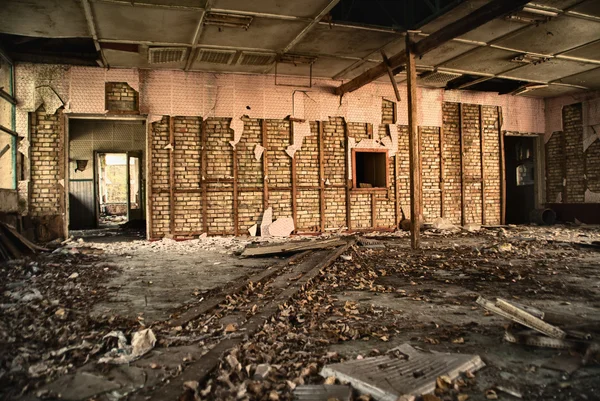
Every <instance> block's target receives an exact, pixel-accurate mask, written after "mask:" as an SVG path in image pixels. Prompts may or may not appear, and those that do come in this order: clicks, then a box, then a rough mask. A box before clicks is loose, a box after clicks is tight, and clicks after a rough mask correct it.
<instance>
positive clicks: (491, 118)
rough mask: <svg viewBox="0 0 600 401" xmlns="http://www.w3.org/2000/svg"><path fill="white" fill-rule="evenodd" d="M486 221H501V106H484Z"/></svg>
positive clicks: (488, 222) (487, 222)
mask: <svg viewBox="0 0 600 401" xmlns="http://www.w3.org/2000/svg"><path fill="white" fill-rule="evenodd" d="M481 113H482V123H483V174H484V182H485V186H484V194H483V199H484V200H483V201H484V203H485V223H486V224H495V223H500V218H501V216H500V204H501V195H500V194H501V191H502V184H501V180H502V177H501V174H500V158H501V155H500V117H501V116H500V114H501V113H500V108H499V107H496V106H482V108H481Z"/></svg>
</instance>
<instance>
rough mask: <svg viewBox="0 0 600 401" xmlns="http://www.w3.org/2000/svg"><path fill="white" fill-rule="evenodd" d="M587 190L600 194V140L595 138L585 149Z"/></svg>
mask: <svg viewBox="0 0 600 401" xmlns="http://www.w3.org/2000/svg"><path fill="white" fill-rule="evenodd" d="M585 177H586V181H585V183H586V192H587V191H588V190H589V191H591V192H593V193H595V194H600V140H595V141H594V142H593V143H592V144H591V145H590V146H589V147H588V148H587V150H586V151H585Z"/></svg>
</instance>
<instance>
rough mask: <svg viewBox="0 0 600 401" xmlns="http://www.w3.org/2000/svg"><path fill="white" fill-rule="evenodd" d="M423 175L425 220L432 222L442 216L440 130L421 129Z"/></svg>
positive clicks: (436, 128)
mask: <svg viewBox="0 0 600 401" xmlns="http://www.w3.org/2000/svg"><path fill="white" fill-rule="evenodd" d="M419 152H420V154H421V173H422V182H423V218H424V219H425V221H432V220H433V219H435V218H437V217H440V216H441V209H440V208H441V202H440V198H441V191H440V129H439V128H438V127H422V128H421V144H420V151H419Z"/></svg>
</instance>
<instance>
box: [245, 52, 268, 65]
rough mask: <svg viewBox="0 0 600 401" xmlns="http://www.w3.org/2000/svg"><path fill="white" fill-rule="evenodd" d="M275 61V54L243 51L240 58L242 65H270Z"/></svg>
mask: <svg viewBox="0 0 600 401" xmlns="http://www.w3.org/2000/svg"><path fill="white" fill-rule="evenodd" d="M273 61H275V54H269V53H253V52H242V56H241V57H240V59H239V60H238V64H241V65H259V66H260V65H270V64H273Z"/></svg>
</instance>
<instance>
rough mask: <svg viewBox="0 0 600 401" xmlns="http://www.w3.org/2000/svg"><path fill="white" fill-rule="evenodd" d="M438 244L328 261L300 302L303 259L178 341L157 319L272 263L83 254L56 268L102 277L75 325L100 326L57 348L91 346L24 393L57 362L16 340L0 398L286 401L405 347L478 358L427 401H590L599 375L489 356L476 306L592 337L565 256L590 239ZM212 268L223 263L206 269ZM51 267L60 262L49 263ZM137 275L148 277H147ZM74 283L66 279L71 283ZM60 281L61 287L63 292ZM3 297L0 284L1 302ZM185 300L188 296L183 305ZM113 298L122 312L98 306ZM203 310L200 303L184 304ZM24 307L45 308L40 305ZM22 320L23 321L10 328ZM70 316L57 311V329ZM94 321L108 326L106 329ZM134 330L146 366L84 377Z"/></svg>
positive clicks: (456, 239)
mask: <svg viewBox="0 0 600 401" xmlns="http://www.w3.org/2000/svg"><path fill="white" fill-rule="evenodd" d="M440 234H442V233H436V232H430V233H426V234H425V238H424V241H423V249H422V250H419V251H412V250H410V248H409V240H408V239H407V238H405V235H404V234H403V233H401V234H399V235H398V236H394V235H391V234H390V235H379V236H375V237H376V238H377V239H379V240H380V241H381V242H382V243H383V244H384V245H385V248H384V249H380V248H367V247H360V246H354V247H353V248H352V249H351V250H348V251H347V252H345V253H344V254H343V255H344V256H346V257H345V258H338V259H337V260H336V261H335V263H334V264H332V265H331V266H329V267H327V268H326V269H324V272H323V273H322V275H321V276H319V277H318V278H317V279H315V280H314V281H313V283H312V284H311V285H308V286H303V287H300V286H299V284H298V282H297V280H298V279H299V277H301V276H302V274H303V273H302V272H300V271H299V270H298V269H303V268H306V267H302V266H304V265H303V263H304V262H302V260H305V259H299V260H298V261H297V262H295V263H293V264H291V265H288V266H286V267H284V268H282V270H281V274H279V275H277V276H275V277H273V278H271V279H269V280H267V281H266V282H264V283H262V284H261V283H258V284H256V285H252V286H250V287H251V288H246V289H245V290H243V291H241V292H240V293H239V294H237V295H236V296H230V297H228V298H227V299H226V300H225V301H224V302H223V303H221V304H220V305H219V306H218V307H217V308H216V309H214V310H211V311H209V312H207V313H205V314H203V315H201V316H199V317H197V318H196V319H194V320H192V321H190V322H188V323H185V324H183V325H182V326H176V327H172V326H169V325H168V324H167V323H165V322H164V320H163V321H161V320H162V319H165V318H168V315H169V314H171V313H175V314H177V313H179V312H181V311H182V310H186V309H187V308H188V307H189V306H190V305H194V304H199V305H201V304H202V302H206V301H207V300H210V299H212V298H213V297H216V296H218V295H219V293H220V291H221V290H222V289H223V287H225V288H226V287H227V286H228V283H231V282H235V281H236V280H237V281H239V280H241V279H242V277H243V276H248V275H249V274H252V273H253V272H257V271H260V270H261V269H264V268H265V267H267V266H269V265H272V264H273V259H256V260H254V259H249V258H248V259H239V258H238V257H237V256H235V255H234V254H232V246H231V244H229V245H225V244H223V243H222V244H220V245H217V244H215V245H208V246H209V247H213V246H214V248H215V249H213V250H212V251H208V250H206V249H200V248H202V247H204V246H207V244H208V239H206V242H204V243H202V240H198V243H194V242H190V243H187V244H186V242H177V243H175V242H173V243H172V244H170V242H169V241H161V244H155V245H154V246H153V243H147V242H144V243H142V242H140V243H139V244H137V245H136V246H137V248H140V249H130V248H129V247H130V246H133V245H132V244H131V243H129V244H122V245H120V248H121V250H119V251H115V249H119V247H115V246H114V245H112V246H111V245H101V244H95V246H96V247H98V248H102V249H104V250H105V252H104V254H102V255H86V254H84V253H79V254H75V255H76V256H73V255H67V256H68V257H70V258H81V259H82V260H83V259H85V258H94V261H93V262H89V263H90V264H91V265H94V264H96V263H107V264H109V265H110V266H114V269H112V268H111V269H110V270H109V271H108V272H106V274H107V275H108V277H107V278H106V279H103V280H102V281H99V282H98V289H96V291H100V288H103V289H104V290H103V291H104V292H105V293H106V296H98V297H96V298H94V299H90V300H87V301H86V302H85V303H82V304H81V308H82V310H86V311H94V316H95V317H94V318H92V319H98V320H99V321H100V322H102V324H99V323H96V324H95V325H92V326H91V327H90V326H87V327H83V328H81V329H78V330H74V332H75V333H77V335H73V336H71V337H70V338H68V340H66V343H65V346H67V345H70V346H75V345H81V344H82V339H84V338H87V339H88V340H87V341H88V342H89V343H90V344H89V346H86V347H83V348H81V349H77V350H74V351H68V352H66V353H65V354H64V357H63V358H62V359H63V361H62V365H61V363H56V365H57V366H61V369H58V370H57V371H55V372H54V373H53V374H52V375H48V376H45V373H44V372H42V373H41V375H40V376H39V377H38V378H34V377H32V373H35V369H33V371H31V369H29V368H31V366H35V365H36V364H38V363H39V362H40V361H39V359H37V358H36V356H35V354H38V353H39V354H40V355H42V354H44V352H46V353H47V352H49V351H50V350H51V349H59V348H60V347H59V346H58V344H52V343H49V344H47V345H48V348H46V349H43V348H35V347H34V346H33V344H28V343H27V339H19V340H18V347H19V351H18V352H13V353H11V354H9V355H6V358H3V361H2V366H1V368H2V371H1V373H2V374H1V375H0V376H1V377H0V380H2V381H4V382H5V383H9V384H12V385H13V389H12V390H13V391H14V392H13V393H12V394H15V393H18V392H20V391H21V390H22V389H23V387H22V386H23V385H24V384H26V383H29V387H28V388H27V389H26V391H25V397H29V398H31V399H35V395H36V392H38V395H40V396H51V395H52V394H55V395H56V394H57V393H59V392H60V393H61V394H62V396H63V398H69V397H67V396H68V393H67V390H69V389H73V388H77V387H76V384H77V383H79V385H83V386H87V387H86V388H92V389H98V388H101V389H102V390H101V391H100V390H99V391H98V392H99V393H101V394H98V395H96V397H94V399H96V400H100V399H107V400H108V399H119V398H124V397H126V396H127V397H128V398H129V399H134V400H135V399H140V400H141V399H147V397H149V399H154V398H152V397H153V394H155V393H158V392H159V391H160V389H161V388H163V387H165V386H166V385H165V383H166V382H165V380H168V381H169V382H170V384H171V385H172V386H173V388H176V389H178V391H175V393H177V394H173V399H176V398H177V397H178V396H179V394H180V393H181V392H183V391H184V389H186V388H187V390H186V391H187V395H188V396H190V397H194V394H196V396H197V397H198V398H199V399H232V400H233V399H236V398H237V399H265V400H267V399H271V400H272V399H281V400H284V399H291V397H292V391H293V389H294V388H296V387H298V386H301V385H302V384H319V385H320V384H323V383H324V382H328V380H329V379H327V380H326V379H324V378H322V377H320V376H319V372H320V371H321V369H322V368H323V366H324V365H326V364H333V363H338V362H342V361H344V360H352V359H356V358H365V357H369V356H376V355H382V354H384V353H385V352H386V351H388V350H390V349H392V348H395V347H397V346H399V345H401V344H404V343H409V344H411V345H412V346H413V347H415V348H417V349H420V350H424V351H434V352H453V353H460V354H473V355H479V356H480V357H481V359H482V360H483V361H484V362H485V364H486V367H485V368H483V369H482V370H480V371H478V372H476V373H475V377H474V378H467V379H465V381H464V386H461V387H460V391H458V392H454V393H446V394H440V395H439V397H440V399H459V398H458V396H459V395H462V396H465V395H468V396H469V399H472V400H486V399H489V398H488V397H490V396H491V393H490V392H489V390H494V389H496V390H494V391H495V394H496V395H497V396H498V397H499V398H500V399H514V397H512V396H510V395H508V394H507V393H505V392H502V391H500V390H497V387H498V386H499V387H501V388H507V389H512V390H514V391H516V392H518V393H520V394H522V396H523V399H557V400H571V399H573V400H577V399H582V400H583V399H590V400H591V399H595V398H594V397H595V396H596V394H598V392H599V391H600V383H599V381H598V380H597V377H598V375H600V368H599V367H598V365H597V364H594V363H592V364H590V365H588V366H582V367H579V368H578V369H577V370H575V371H574V372H573V373H571V374H568V373H565V372H559V371H556V370H551V369H547V368H546V367H544V365H545V366H548V363H549V362H551V361H553V358H556V357H557V356H564V355H568V354H570V352H569V351H568V350H554V349H545V348H536V347H528V346H522V345H515V344H511V343H507V342H505V341H503V335H504V326H506V324H507V322H506V321H505V320H504V319H502V318H500V317H497V316H495V315H491V314H489V313H486V312H485V311H484V310H483V309H482V308H481V307H480V306H479V305H477V304H476V303H475V300H476V299H477V297H478V296H480V295H481V296H485V297H486V298H488V299H495V298H496V297H502V298H505V299H509V300H512V301H516V302H519V303H521V304H526V305H531V306H535V307H537V308H539V309H541V310H544V311H547V312H556V313H561V314H571V315H574V316H575V317H577V318H580V319H581V318H583V319H586V320H587V321H589V322H591V323H597V322H600V291H599V289H600V260H599V259H598V252H597V251H596V250H594V249H590V248H582V247H580V246H578V245H574V244H573V243H574V242H578V243H579V242H582V243H591V242H592V241H594V240H596V241H597V240H599V239H600V229H598V228H597V227H562V226H557V227H551V228H534V227H513V228H509V229H504V228H497V229H488V230H483V231H482V232H479V233H458V234H453V235H451V236H447V235H440ZM212 241H224V240H223V239H214V240H212ZM200 243H202V245H201V244H200ZM86 245H88V243H87V241H86V242H85V243H83V244H77V246H76V247H77V249H79V250H80V251H84V249H85V246H86ZM243 245H244V244H243V243H239V242H235V245H234V246H233V248H235V249H236V250H238V249H240V248H241V247H243ZM163 246H164V247H165V248H167V247H169V246H170V247H171V248H170V249H171V250H169V251H167V250H166V249H153V247H154V248H161V247H163ZM174 249H177V250H174ZM113 252H115V253H113ZM221 252H222V253H221ZM200 254H201V256H200V257H199V256H198V255H200ZM127 256H131V258H128V257H127ZM221 258H223V259H221ZM348 259H350V260H348ZM109 261H110V262H109ZM219 261H221V262H223V263H221V264H216V265H215V264H214V263H215V262H219ZM167 262H168V263H169V264H170V265H173V270H174V271H176V272H178V273H179V275H180V276H181V277H178V278H175V280H176V282H175V286H171V288H173V291H171V290H169V288H168V286H167V288H166V289H165V288H164V287H165V286H164V284H159V283H161V282H162V283H165V282H168V281H169V280H173V278H171V276H174V274H173V273H172V271H173V270H171V271H170V272H171V273H170V274H167V273H165V272H164V270H165V269H164V268H163V269H160V268H159V267H158V266H159V265H160V264H165V263H167ZM60 263H63V261H62V260H61V261H59V263H57V264H60ZM111 263H112V264H111ZM311 263H312V262H311ZM75 265H76V264H75ZM188 265H189V266H188ZM236 265H241V266H236ZM153 266H154V267H153ZM306 266H309V265H308V264H307V265H306ZM74 268H75V266H74V265H73V264H71V268H70V269H67V270H66V271H65V273H64V274H65V275H66V274H67V273H68V274H69V275H71V274H72V270H74ZM147 269H151V270H150V271H152V272H153V273H152V274H149V271H148V270H147ZM158 270H163V271H162V272H160V271H158ZM102 271H103V272H104V270H102ZM109 272H110V274H109ZM81 273H82V271H80V279H79V280H84V278H83V277H85V275H83V274H81ZM147 273H148V274H149V275H144V274H147ZM67 277H68V276H67ZM67 277H65V278H63V279H61V281H60V282H61V283H63V282H66V284H69V282H68V279H67ZM156 277H159V279H157V278H156ZM26 280H31V277H29V278H27V279H26ZM26 280H25V281H26ZM71 280H73V279H71ZM196 280H199V281H200V282H194V281H196ZM300 280H301V279H300ZM147 281H152V284H150V285H148V282H147ZM186 281H187V282H190V283H186ZM186 285H187V286H186ZM295 286H298V291H299V292H298V293H297V294H296V295H295V296H294V298H293V299H292V300H290V301H289V302H282V303H281V304H280V305H279V307H278V308H277V309H276V312H275V314H274V315H273V316H272V317H270V318H269V319H268V320H267V321H266V324H264V325H260V326H259V327H258V328H257V331H256V332H255V333H254V334H253V335H252V336H247V335H246V334H245V331H244V330H245V328H244V327H245V326H244V324H245V323H244V322H248V321H251V320H252V319H253V316H256V315H258V314H260V313H261V310H263V309H265V308H266V307H267V306H268V305H269V302H270V301H269V300H276V299H278V298H277V297H278V295H277V294H279V293H281V291H286V289H293V288H294V287H295ZM92 287H93V285H92V284H91V283H89V284H88V286H87V287H85V288H86V291H87V292H88V293H91V292H93V291H94V289H93V288H92ZM68 288H70V287H68ZM154 288H157V290H154ZM153 290H154V291H155V292H153ZM175 290H177V291H175ZM207 290H208V292H206V293H204V292H203V291H207ZM6 291H7V287H6V285H5V287H4V288H3V293H4V294H6ZM8 291H11V290H10V289H9V290H8ZM194 291H197V292H198V294H196V295H194ZM181 292H184V293H185V295H182V294H181ZM148 295H151V299H156V300H155V301H154V302H152V301H151V302H149V303H148V306H146V304H145V301H144V304H142V303H141V302H140V301H133V300H139V299H141V298H143V297H144V296H146V297H147V296H148ZM115 296H116V298H117V299H120V300H121V301H120V302H116V303H114V302H109V300H110V299H111V298H112V297H115ZM5 297H6V295H5ZM201 298H205V299H204V300H202V301H201V302H198V301H199V300H200V299H201ZM193 300H195V302H194V301H193ZM31 302H33V303H34V304H35V305H37V304H38V303H39V304H42V305H43V302H44V301H43V300H34V301H31ZM186 302H188V303H189V304H188V305H187V306H186V305H185V303H186ZM5 303H7V302H6V300H3V305H4V304H5ZM35 305H31V306H35ZM182 305H183V306H182ZM57 308H58V306H56V307H55V309H57ZM3 310H4V309H3ZM9 310H10V309H9ZM34 310H35V309H31V308H30V309H29V310H28V311H27V312H24V313H33V312H32V311H34ZM49 313H50V312H48V314H49ZM54 313H56V312H53V314H54ZM71 315H72V313H71V312H70V311H69V313H68V318H69V319H70V318H71ZM103 315H104V316H105V319H104V320H103V318H102V316H103ZM106 316H112V319H113V320H112V322H111V321H110V318H106ZM138 317H140V318H141V319H138ZM142 319H143V320H142ZM69 322H70V320H69ZM75 322H77V319H76V318H74V319H73V324H75ZM3 324H4V322H3ZM40 324H42V325H43V324H45V323H43V322H40ZM143 327H150V328H152V329H153V330H154V332H155V334H156V337H157V339H158V341H157V345H156V347H155V348H154V349H153V350H152V351H151V352H150V353H148V354H147V355H146V356H144V357H143V358H142V359H140V360H138V361H136V362H133V363H132V364H131V365H130V366H115V367H111V366H107V365H98V364H96V361H97V359H98V358H99V357H100V356H102V354H103V353H104V352H105V351H107V349H106V347H103V348H101V350H98V349H97V348H98V347H96V349H94V345H98V344H102V340H101V338H102V336H104V335H105V334H107V333H108V332H109V331H110V330H114V329H120V330H123V331H124V332H125V333H126V334H127V336H128V337H129V336H130V335H131V334H132V333H133V332H136V331H138V330H140V329H141V328H143ZM234 340H235V341H238V340H239V341H238V342H237V343H236V344H235V346H234V347H233V348H231V349H230V348H227V347H225V348H223V350H224V353H223V354H222V355H221V354H219V355H220V357H219V358H218V360H217V361H216V362H217V365H216V366H217V369H216V370H215V371H214V372H212V373H209V374H208V375H206V376H203V377H204V378H205V380H200V375H197V378H196V379H195V380H187V381H186V382H185V385H184V382H183V381H182V382H180V383H179V382H178V380H180V378H182V377H184V376H185V372H186V371H187V372H188V373H190V372H191V373H193V372H194V369H197V366H198V365H206V362H207V360H206V358H207V356H209V355H210V354H211V353H210V350H212V349H217V348H218V347H220V346H222V344H223V343H224V342H227V341H234ZM4 341H6V340H3V342H4ZM52 346H54V348H52ZM36 347H39V344H36ZM34 350H35V352H34ZM23 354H26V355H25V356H23ZM74 354H75V355H74ZM576 356H577V355H576ZM9 357H11V358H12V360H9V359H8V358H9ZM88 357H89V360H87V363H84V362H86V358H88ZM577 357H579V358H580V357H581V355H578V356H577ZM42 359H43V358H42ZM55 359H57V358H54V357H52V358H51V357H48V358H47V359H46V360H44V362H46V365H50V366H54V364H55V362H56V361H55ZM15 360H16V361H15ZM17 362H19V363H21V365H22V366H23V371H21V372H20V373H18V372H11V370H10V367H11V365H15V366H16V365H18V363H17ZM69 362H71V363H72V365H73V366H69V364H68V363H69ZM265 364H266V365H269V367H270V369H268V371H267V373H266V374H265V375H263V376H264V378H261V377H262V376H261V377H257V375H256V371H257V370H259V369H258V366H259V365H265ZM557 364H559V363H557ZM263 368H264V367H263ZM263 368H261V369H262V370H264V369H263ZM142 373H143V374H142ZM73 374H75V375H76V376H72V375H73ZM11 375H12V376H11ZM15 375H20V377H21V380H20V381H12V382H11V381H10V379H11V377H14V376H15ZM142 376H143V380H142V379H141V378H140V377H142ZM259 376H260V375H259ZM45 377H48V381H50V382H52V381H54V380H55V379H56V378H58V380H59V381H58V382H54V383H50V384H49V385H47V386H44V385H43V382H44V380H43V379H44V378H45ZM192 377H193V375H192ZM74 378H76V381H75V382H74V380H75V379H74ZM7 379H8V380H7ZM50 379H51V380H50ZM338 384H339V383H338ZM17 385H20V386H21V387H18V386H17ZM14 386H17V387H14ZM61 388H63V390H61ZM90 391H91V390H90ZM486 392H487V395H486ZM71 393H73V392H72V391H71ZM74 394H75V396H74V397H73V398H72V399H78V398H77V397H80V398H79V399H82V398H81V396H82V394H85V395H86V396H87V395H89V393H84V392H83V391H82V392H75V393H74ZM90 397H91V396H90ZM189 399H193V398H189ZM462 399H464V398H462Z"/></svg>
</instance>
